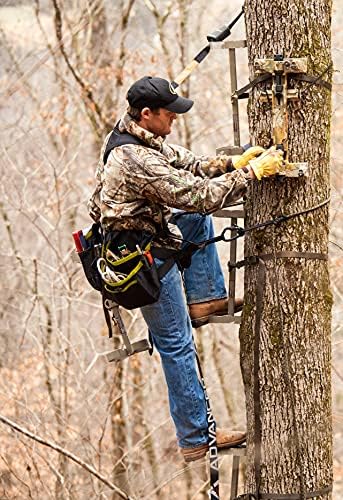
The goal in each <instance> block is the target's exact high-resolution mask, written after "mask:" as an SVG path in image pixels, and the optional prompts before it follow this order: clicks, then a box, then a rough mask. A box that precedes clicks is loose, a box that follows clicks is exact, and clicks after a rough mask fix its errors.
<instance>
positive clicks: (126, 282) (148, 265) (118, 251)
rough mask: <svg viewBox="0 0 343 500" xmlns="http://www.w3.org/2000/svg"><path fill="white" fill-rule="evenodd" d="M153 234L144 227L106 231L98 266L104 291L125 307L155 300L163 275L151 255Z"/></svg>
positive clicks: (108, 296)
mask: <svg viewBox="0 0 343 500" xmlns="http://www.w3.org/2000/svg"><path fill="white" fill-rule="evenodd" d="M151 240H152V238H151V235H149V234H147V233H144V232H143V231H119V232H115V231H113V232H111V233H108V234H106V236H105V239H104V243H103V246H102V253H101V258H100V259H98V269H99V273H100V275H101V281H102V294H103V296H104V297H105V298H107V299H110V300H113V301H114V302H116V303H117V304H118V305H120V306H122V307H125V308H126V309H135V308H137V307H143V306H146V305H148V304H152V303H154V302H156V301H157V300H158V298H159V295H160V279H159V276H158V272H157V268H156V264H155V261H154V259H153V257H152V255H151V252H150V248H151Z"/></svg>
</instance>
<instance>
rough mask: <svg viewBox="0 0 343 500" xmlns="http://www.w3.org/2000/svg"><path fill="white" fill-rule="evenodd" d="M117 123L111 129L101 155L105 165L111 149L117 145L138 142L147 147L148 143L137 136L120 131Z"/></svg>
mask: <svg viewBox="0 0 343 500" xmlns="http://www.w3.org/2000/svg"><path fill="white" fill-rule="evenodd" d="M118 125H119V122H118V123H117V125H116V126H115V127H114V129H113V130H112V134H111V135H110V138H109V140H108V142H107V145H106V149H105V153H104V156H103V160H104V164H105V165H106V162H107V159H108V157H109V154H110V152H111V151H112V149H114V148H117V147H118V146H124V144H138V145H140V146H145V147H149V146H148V144H146V143H145V142H143V141H141V140H140V139H138V137H135V136H134V135H131V134H129V133H128V132H123V133H122V132H120V130H119V128H118Z"/></svg>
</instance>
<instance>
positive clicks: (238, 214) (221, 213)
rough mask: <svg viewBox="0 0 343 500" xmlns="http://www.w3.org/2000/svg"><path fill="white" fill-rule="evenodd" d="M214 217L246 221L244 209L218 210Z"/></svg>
mask: <svg viewBox="0 0 343 500" xmlns="http://www.w3.org/2000/svg"><path fill="white" fill-rule="evenodd" d="M212 215H213V217H222V218H226V219H227V218H229V217H231V218H234V219H244V210H243V209H241V208H240V209H239V208H238V209H236V210H235V209H232V208H223V209H221V210H217V212H214V213H213V214H212Z"/></svg>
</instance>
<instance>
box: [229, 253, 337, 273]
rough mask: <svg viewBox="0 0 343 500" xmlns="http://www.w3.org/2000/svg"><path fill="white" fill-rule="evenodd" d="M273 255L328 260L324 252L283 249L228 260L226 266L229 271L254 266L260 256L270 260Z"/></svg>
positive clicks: (285, 257)
mask: <svg viewBox="0 0 343 500" xmlns="http://www.w3.org/2000/svg"><path fill="white" fill-rule="evenodd" d="M274 257H276V258H277V259H292V258H293V259H317V260H328V255H327V254H326V253H316V252H293V251H284V252H277V253H276V254H275V255H274V254H272V253H268V254H261V255H250V256H249V257H246V258H245V259H244V260H239V261H238V262H229V263H228V268H229V271H231V270H232V269H240V268H241V267H244V266H254V265H255V264H257V263H258V259H259V258H261V259H263V260H271V259H273V258H274Z"/></svg>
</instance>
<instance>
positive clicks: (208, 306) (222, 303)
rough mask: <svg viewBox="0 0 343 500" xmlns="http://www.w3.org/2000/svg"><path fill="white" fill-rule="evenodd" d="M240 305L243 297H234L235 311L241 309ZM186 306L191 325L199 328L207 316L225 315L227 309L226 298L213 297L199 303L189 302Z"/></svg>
mask: <svg viewBox="0 0 343 500" xmlns="http://www.w3.org/2000/svg"><path fill="white" fill-rule="evenodd" d="M242 307H243V299H240V298H237V299H235V312H238V311H241V310H242ZM188 308H189V315H190V317H191V321H192V326H193V327H194V328H199V327H200V326H204V325H206V324H207V323H208V318H209V316H212V315H215V316H225V315H226V314H227V311H228V299H227V298H225V299H214V300H209V301H208V302H200V303H199V304H189V305H188Z"/></svg>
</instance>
